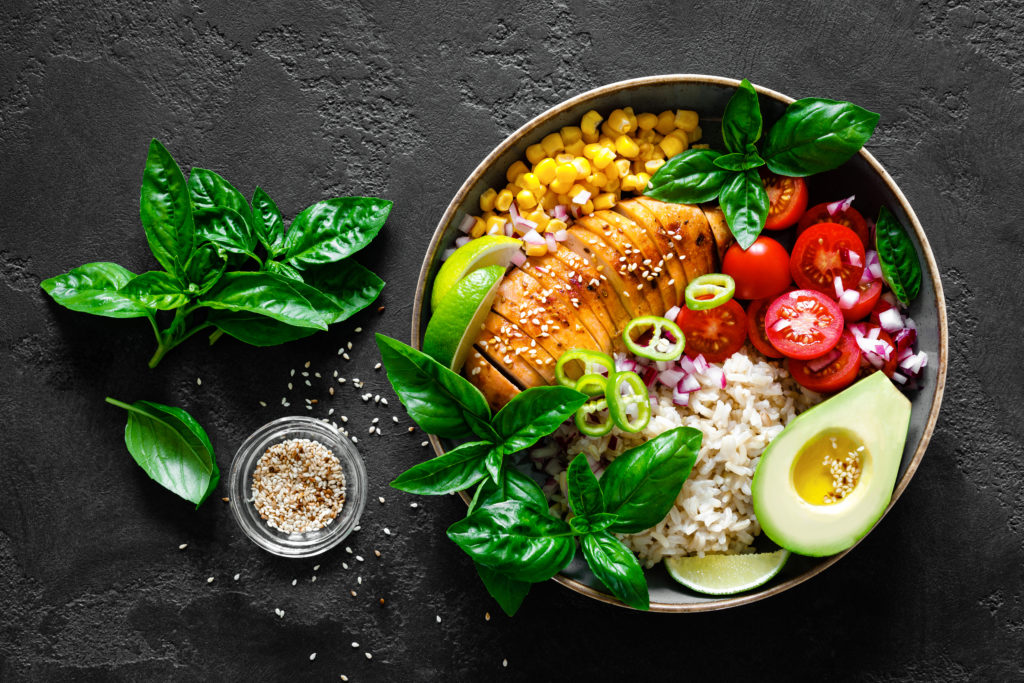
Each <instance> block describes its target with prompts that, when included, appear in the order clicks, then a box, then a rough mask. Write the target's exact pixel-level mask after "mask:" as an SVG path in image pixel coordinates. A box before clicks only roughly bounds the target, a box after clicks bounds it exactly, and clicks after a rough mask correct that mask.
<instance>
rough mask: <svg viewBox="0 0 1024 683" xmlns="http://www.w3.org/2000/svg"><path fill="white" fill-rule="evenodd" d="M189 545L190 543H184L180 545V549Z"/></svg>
mask: <svg viewBox="0 0 1024 683" xmlns="http://www.w3.org/2000/svg"><path fill="white" fill-rule="evenodd" d="M187 547H188V543H182V544H181V545H179V546H178V550H184V549H185V548H187Z"/></svg>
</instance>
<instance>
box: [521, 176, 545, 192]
mask: <svg viewBox="0 0 1024 683" xmlns="http://www.w3.org/2000/svg"><path fill="white" fill-rule="evenodd" d="M516 184H517V185H520V186H522V187H523V189H526V190H531V191H532V190H536V189H537V188H538V187H540V180H539V179H538V178H537V174H535V173H524V174H523V175H521V176H519V177H518V178H516Z"/></svg>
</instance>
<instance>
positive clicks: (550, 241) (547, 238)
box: [544, 232, 558, 254]
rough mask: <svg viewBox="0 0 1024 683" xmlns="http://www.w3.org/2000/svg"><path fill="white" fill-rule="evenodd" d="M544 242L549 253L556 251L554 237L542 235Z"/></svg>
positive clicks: (556, 246) (556, 243)
mask: <svg viewBox="0 0 1024 683" xmlns="http://www.w3.org/2000/svg"><path fill="white" fill-rule="evenodd" d="M544 241H545V242H547V245H548V252H549V253H552V254H554V253H555V252H556V251H558V242H556V241H555V236H554V235H552V234H551V233H550V232H546V233H544Z"/></svg>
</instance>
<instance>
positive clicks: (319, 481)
mask: <svg viewBox="0 0 1024 683" xmlns="http://www.w3.org/2000/svg"><path fill="white" fill-rule="evenodd" d="M230 487H231V512H232V513H233V515H234V517H235V520H236V521H237V522H238V525H239V526H240V527H241V528H242V531H243V532H244V533H245V535H246V536H248V537H249V538H250V539H251V540H252V541H253V542H254V543H256V545H258V546H260V547H261V548H263V549H264V550H267V551H268V552H271V553H273V554H275V555H281V556H283V557H311V556H313V555H319V554H320V553H322V552H325V551H327V550H329V549H331V548H333V547H334V546H336V545H337V544H338V543H340V542H341V541H342V540H344V539H345V537H347V536H348V535H349V533H351V531H352V530H353V528H354V527H355V526H356V525H358V524H359V517H360V516H361V515H362V512H363V508H364V507H365V505H366V469H365V467H364V466H363V460H362V458H361V457H360V456H359V453H358V451H356V448H355V446H354V445H353V444H352V442H351V441H350V440H349V439H348V437H346V436H345V435H344V434H342V433H341V432H339V431H338V430H337V429H335V428H334V427H332V426H331V425H329V424H326V423H324V422H321V421H319V420H314V419H313V418H309V417H301V416H297V417H283V418H280V419H278V420H274V421H273V422H269V423H267V424H265V425H263V426H262V427H260V428H259V429H257V430H256V431H255V432H253V434H252V435H251V436H249V438H248V439H246V440H245V442H244V443H243V444H242V446H241V447H240V448H239V449H238V452H237V453H236V454H235V458H234V460H233V461H232V462H231V475H230Z"/></svg>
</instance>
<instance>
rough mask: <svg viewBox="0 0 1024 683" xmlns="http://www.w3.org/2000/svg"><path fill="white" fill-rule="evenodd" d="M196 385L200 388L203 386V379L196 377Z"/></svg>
mask: <svg viewBox="0 0 1024 683" xmlns="http://www.w3.org/2000/svg"><path fill="white" fill-rule="evenodd" d="M196 384H198V385H199V386H203V380H202V378H201V377H196Z"/></svg>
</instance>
